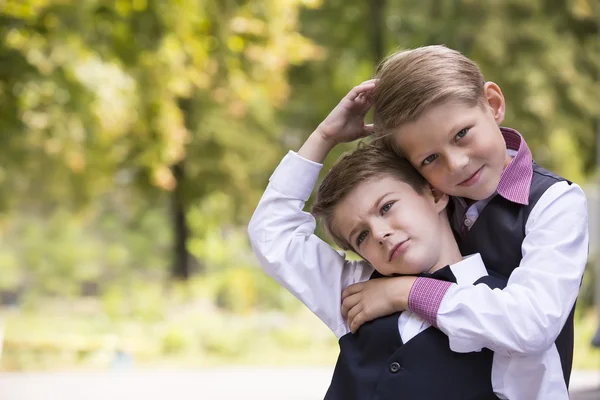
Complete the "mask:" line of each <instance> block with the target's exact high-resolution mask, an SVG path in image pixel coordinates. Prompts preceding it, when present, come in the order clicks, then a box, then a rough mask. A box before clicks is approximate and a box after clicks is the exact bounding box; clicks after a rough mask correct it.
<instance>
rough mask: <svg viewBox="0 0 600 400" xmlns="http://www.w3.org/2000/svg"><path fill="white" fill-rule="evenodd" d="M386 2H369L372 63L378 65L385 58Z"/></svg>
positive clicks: (372, 0) (381, 0)
mask: <svg viewBox="0 0 600 400" xmlns="http://www.w3.org/2000/svg"><path fill="white" fill-rule="evenodd" d="M385 6H386V0H369V27H370V31H371V48H372V54H373V61H374V64H375V65H378V64H379V63H380V62H381V60H382V59H383V57H384V56H385V46H384V40H383V35H384V32H385V18H384V13H385Z"/></svg>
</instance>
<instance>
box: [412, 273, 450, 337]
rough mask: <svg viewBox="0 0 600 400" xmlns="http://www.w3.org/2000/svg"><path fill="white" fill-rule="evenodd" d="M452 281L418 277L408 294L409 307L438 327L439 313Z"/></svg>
mask: <svg viewBox="0 0 600 400" xmlns="http://www.w3.org/2000/svg"><path fill="white" fill-rule="evenodd" d="M450 286H452V282H446V281H440V280H437V279H431V278H417V280H416V281H415V283H414V284H413V286H412V288H411V289H410V293H409V294H408V309H409V310H410V311H412V312H414V313H415V314H417V315H420V316H421V318H423V319H424V320H425V321H427V322H429V323H430V324H431V325H433V326H435V327H436V328H437V313H438V310H439V308H440V304H442V300H443V299H444V295H445V294H446V292H447V291H448V289H450Z"/></svg>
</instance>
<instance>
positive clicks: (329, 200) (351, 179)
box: [312, 140, 427, 250]
mask: <svg viewBox="0 0 600 400" xmlns="http://www.w3.org/2000/svg"><path fill="white" fill-rule="evenodd" d="M386 176H389V177H392V178H396V179H399V180H401V181H402V182H405V183H408V184H409V185H410V186H411V187H412V188H413V189H414V190H415V191H416V192H417V193H419V194H422V193H423V189H424V188H425V187H426V185H427V181H426V180H425V178H423V177H422V176H421V174H419V173H418V172H417V171H416V170H415V169H414V168H413V166H412V165H411V164H410V163H409V162H408V161H407V160H406V159H404V158H402V157H400V156H398V155H397V154H396V153H394V150H393V149H392V146H391V145H390V144H389V143H387V141H381V140H378V141H374V142H371V143H365V142H361V143H359V145H358V147H357V148H356V149H355V150H354V151H351V152H347V153H344V154H342V156H341V157H340V158H339V159H338V161H337V162H336V163H335V165H334V166H333V167H332V168H331V170H330V171H329V172H328V173H327V175H326V176H325V179H324V180H323V183H321V185H320V186H319V190H318V192H317V198H316V200H315V203H314V204H313V206H312V214H313V215H314V216H315V218H318V219H319V220H320V221H321V223H322V225H323V227H324V229H325V231H326V232H327V233H328V234H329V235H330V236H331V237H332V239H333V240H334V241H335V243H336V244H337V245H338V246H340V247H341V248H342V249H344V250H353V247H352V245H351V244H350V243H348V241H347V240H346V239H345V238H344V237H343V236H341V235H340V234H339V232H337V230H336V229H335V226H334V224H333V219H334V218H333V217H334V212H335V209H336V207H337V205H338V204H339V203H340V201H342V200H343V199H344V198H345V197H346V196H347V195H348V194H349V193H350V192H351V191H352V190H354V189H355V188H356V187H357V186H358V185H359V184H361V183H363V182H365V181H368V180H370V179H374V178H377V179H381V178H383V177H386Z"/></svg>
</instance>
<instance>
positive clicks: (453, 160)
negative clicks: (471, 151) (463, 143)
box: [447, 154, 469, 174]
mask: <svg viewBox="0 0 600 400" xmlns="http://www.w3.org/2000/svg"><path fill="white" fill-rule="evenodd" d="M447 164H448V170H449V171H450V172H451V173H453V174H454V173H457V172H460V171H462V170H463V169H464V168H465V167H466V166H467V165H468V164H469V157H467V156H466V155H465V154H454V155H452V156H451V157H448V161H447Z"/></svg>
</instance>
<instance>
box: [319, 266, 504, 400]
mask: <svg viewBox="0 0 600 400" xmlns="http://www.w3.org/2000/svg"><path fill="white" fill-rule="evenodd" d="M423 276H427V277H431V278H435V279H441V280H446V281H450V282H456V278H455V277H454V274H452V270H450V268H449V267H446V268H443V269H441V270H439V271H436V272H435V273H434V274H431V275H429V274H427V275H423ZM378 277H381V275H379V274H378V273H374V274H373V276H372V277H371V279H373V278H378ZM479 283H483V284H487V285H488V286H490V287H492V288H504V286H505V285H506V280H505V279H504V280H503V279H500V278H495V277H491V276H488V277H483V278H481V279H480V280H479V281H477V282H476V284H479ZM399 316H400V313H395V314H392V315H389V316H387V317H382V318H378V319H376V320H374V321H371V322H368V323H365V324H364V325H363V326H361V327H360V328H359V329H358V331H357V333H356V334H352V333H348V334H346V335H344V336H342V337H341V338H340V341H339V344H340V355H339V357H338V360H337V363H336V366H335V370H334V372H333V378H332V381H331V385H330V387H329V390H328V391H327V394H326V396H325V399H326V400H366V399H369V400H386V399H394V400H417V399H418V400H423V399H427V400H438V399H439V400H442V399H443V400H488V399H490V400H491V399H494V400H496V399H497V397H496V395H495V394H494V392H493V390H492V382H491V376H492V356H493V353H492V352H491V351H490V350H488V349H484V350H483V351H481V352H476V353H454V352H453V351H451V350H450V345H449V343H448V337H447V336H446V335H444V334H443V333H442V332H440V331H439V330H438V329H436V328H433V327H430V328H428V329H426V330H424V331H423V332H421V333H419V334H418V335H416V336H415V337H414V338H412V339H411V340H409V341H408V342H407V343H406V344H404V343H403V342H402V339H401V338H400V334H399V332H398V317H399Z"/></svg>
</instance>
